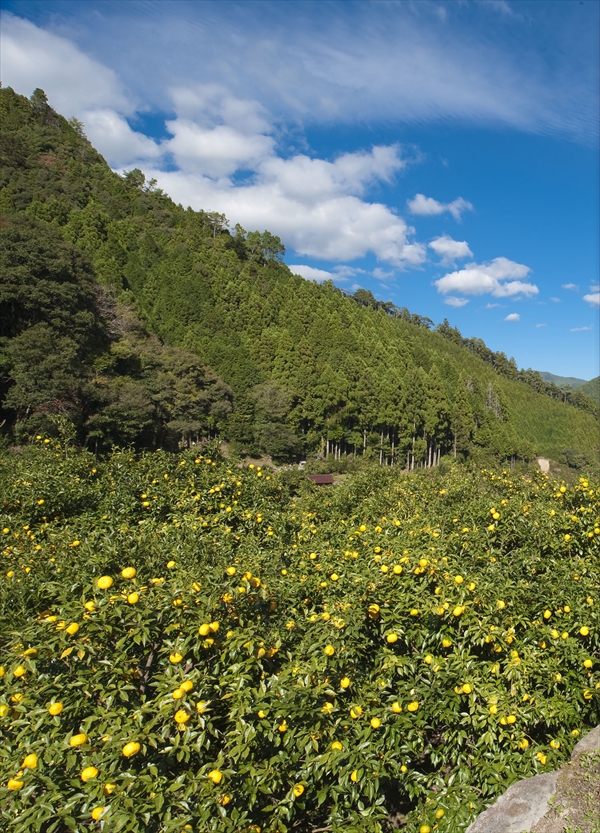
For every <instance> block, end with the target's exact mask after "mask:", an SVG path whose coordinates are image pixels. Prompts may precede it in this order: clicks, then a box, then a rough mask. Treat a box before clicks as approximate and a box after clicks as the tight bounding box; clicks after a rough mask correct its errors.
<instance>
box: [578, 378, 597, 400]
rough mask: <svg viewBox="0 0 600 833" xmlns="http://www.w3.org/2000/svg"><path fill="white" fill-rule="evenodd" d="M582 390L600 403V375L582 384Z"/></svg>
mask: <svg viewBox="0 0 600 833" xmlns="http://www.w3.org/2000/svg"><path fill="white" fill-rule="evenodd" d="M581 392H582V393H583V394H585V396H587V397H588V398H589V399H593V400H595V401H596V402H597V403H598V404H599V405H600V376H596V378H595V379H590V381H589V382H586V383H585V385H582V386H581Z"/></svg>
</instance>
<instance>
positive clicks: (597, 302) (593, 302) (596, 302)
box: [583, 291, 600, 307]
mask: <svg viewBox="0 0 600 833" xmlns="http://www.w3.org/2000/svg"><path fill="white" fill-rule="evenodd" d="M583 300H584V301H585V302H586V303H587V304H590V306H592V307H599V306H600V291H599V292H590V293H588V294H587V295H584V296H583Z"/></svg>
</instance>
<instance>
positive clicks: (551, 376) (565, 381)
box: [538, 370, 586, 388]
mask: <svg viewBox="0 0 600 833" xmlns="http://www.w3.org/2000/svg"><path fill="white" fill-rule="evenodd" d="M538 372H539V374H540V376H541V377H542V379H543V380H544V382H551V383H552V384H553V385H556V386H557V387H559V388H566V387H567V386H568V387H570V388H580V387H582V385H585V384H586V381H585V379H578V378H577V377H576V376H557V375H556V374H555V373H548V371H547V370H540V371H538Z"/></svg>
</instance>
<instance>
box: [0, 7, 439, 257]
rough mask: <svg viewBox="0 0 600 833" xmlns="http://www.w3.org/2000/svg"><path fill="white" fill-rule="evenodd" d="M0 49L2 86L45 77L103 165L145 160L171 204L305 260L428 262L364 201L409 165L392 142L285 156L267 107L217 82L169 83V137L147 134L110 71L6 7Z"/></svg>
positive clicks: (19, 86) (399, 226) (22, 86)
mask: <svg viewBox="0 0 600 833" xmlns="http://www.w3.org/2000/svg"><path fill="white" fill-rule="evenodd" d="M2 49H3V62H4V64H5V69H4V79H3V80H4V83H5V84H11V85H12V86H13V87H14V88H15V89H16V90H17V92H21V93H24V94H27V95H29V94H30V93H31V91H32V90H33V89H34V88H35V87H36V86H39V85H40V84H43V86H44V88H45V91H46V93H47V95H48V97H49V100H50V102H51V104H52V106H54V107H55V108H56V109H58V110H59V111H60V112H62V113H64V114H65V115H67V116H70V115H76V116H77V117H78V118H80V119H81V120H82V121H83V122H84V125H85V129H86V131H87V133H88V136H89V138H90V139H91V141H92V142H93V143H94V145H95V146H96V147H97V148H98V150H99V151H100V152H101V153H102V154H103V155H104V156H105V157H106V158H107V160H108V161H109V163H110V164H111V165H112V167H114V168H116V169H118V170H122V169H123V168H131V167H140V168H142V169H143V170H144V171H145V173H146V175H147V176H148V177H154V178H155V179H157V180H158V183H159V185H160V186H161V187H162V188H164V189H165V190H166V191H167V192H168V193H169V194H170V195H171V196H172V197H173V198H174V199H175V201H176V202H181V203H183V204H184V205H191V206H192V207H193V208H196V209H200V208H204V209H210V210H215V211H219V212H222V213H225V214H226V215H227V216H228V217H229V218H230V219H231V220H232V221H233V222H241V223H242V224H243V225H245V226H246V227H248V228H268V229H269V230H270V231H272V232H273V233H274V234H278V235H279V236H281V237H282V238H283V239H284V240H285V242H286V244H287V245H288V246H293V248H294V249H295V250H296V251H297V252H298V253H299V254H302V255H307V256H310V257H315V258H322V259H325V260H337V261H344V260H353V259H355V258H359V257H363V256H365V255H366V254H367V253H369V252H371V253H373V254H374V255H375V256H376V257H377V258H378V259H379V260H380V261H382V262H384V263H387V264H390V265H393V266H394V267H396V268H406V267H407V266H418V265H420V264H421V263H423V261H424V260H425V252H426V249H425V246H424V245H423V244H421V243H417V242H415V241H414V239H412V238H413V237H414V229H412V228H411V227H410V226H409V225H408V224H407V223H406V222H405V221H404V220H403V219H402V218H401V217H399V216H398V215H397V214H396V213H395V212H394V211H393V210H391V209H390V208H389V207H388V206H386V205H384V204H382V203H379V202H371V201H370V200H369V199H368V192H369V189H370V188H372V187H373V186H374V185H376V184H378V183H381V182H386V183H389V182H391V181H392V180H393V178H394V177H395V176H396V175H397V174H398V173H399V172H400V171H402V170H403V168H404V167H405V166H406V164H407V163H406V160H405V159H404V158H403V156H402V153H401V149H400V147H399V146H398V145H390V146H376V147H373V148H371V149H370V150H361V151H357V152H354V153H345V154H342V155H340V156H338V157H337V158H336V159H334V160H325V159H314V158H311V157H309V156H307V155H305V154H296V155H294V156H291V157H289V158H283V157H282V156H279V155H278V153H277V148H276V140H275V138H274V136H275V133H276V128H275V125H274V122H273V119H272V117H271V116H270V115H269V113H268V112H267V111H266V109H265V108H264V107H263V106H262V105H261V104H260V103H259V102H257V101H256V100H255V99H253V98H250V97H247V98H243V97H239V96H236V95H233V94H232V93H231V92H230V91H228V90H227V89H225V88H224V87H223V86H221V85H219V84H215V83H208V84H190V85H188V86H183V85H181V84H180V85H175V86H173V87H172V88H171V90H170V93H169V95H170V108H171V110H172V112H174V113H175V117H174V118H172V119H170V120H169V121H168V122H167V123H166V127H167V130H168V132H169V136H168V137H167V138H165V139H164V140H162V141H161V142H155V141H153V140H152V139H150V138H148V137H146V136H144V135H143V134H141V133H138V132H136V131H135V130H133V129H132V128H131V126H130V125H129V123H128V121H127V117H131V116H132V115H133V114H134V113H135V111H136V107H135V102H133V101H132V100H130V99H129V98H128V97H127V96H126V95H125V93H124V91H123V89H122V87H121V85H120V83H119V81H118V79H117V77H116V75H115V73H114V72H112V70H109V69H107V68H106V67H105V66H103V65H102V64H100V63H99V62H98V61H95V60H93V59H92V58H89V57H88V56H87V55H85V54H84V53H83V52H82V51H81V50H80V49H79V48H78V47H77V46H75V45H74V44H73V43H71V42H70V41H68V40H66V39H65V38H63V37H60V36H58V35H55V34H52V33H51V32H47V31H45V30H43V29H40V28H39V27H37V26H35V25H34V24H32V23H29V22H28V21H25V20H21V19H20V18H18V17H15V16H14V15H11V14H8V15H5V16H3V25H2ZM174 168H175V170H174Z"/></svg>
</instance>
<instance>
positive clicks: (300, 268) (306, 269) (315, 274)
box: [290, 263, 339, 283]
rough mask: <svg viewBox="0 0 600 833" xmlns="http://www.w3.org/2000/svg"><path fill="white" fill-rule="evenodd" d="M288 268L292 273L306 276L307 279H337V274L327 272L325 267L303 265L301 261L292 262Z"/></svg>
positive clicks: (319, 280)
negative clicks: (316, 267)
mask: <svg viewBox="0 0 600 833" xmlns="http://www.w3.org/2000/svg"><path fill="white" fill-rule="evenodd" d="M290 270H291V271H292V272H293V273H294V275H300V276H301V277H302V278H306V280H307V281H318V282H319V283H321V281H332V280H339V278H338V276H337V275H336V274H334V273H333V272H327V271H326V270H325V269H315V268H314V266H305V265H304V264H302V263H292V264H291V265H290Z"/></svg>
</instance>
